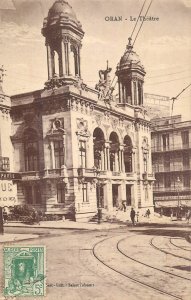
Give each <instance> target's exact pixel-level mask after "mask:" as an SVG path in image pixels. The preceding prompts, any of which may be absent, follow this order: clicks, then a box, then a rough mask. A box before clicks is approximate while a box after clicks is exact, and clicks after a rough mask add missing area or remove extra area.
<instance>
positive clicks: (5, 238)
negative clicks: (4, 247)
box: [0, 233, 39, 244]
mask: <svg viewBox="0 0 191 300" xmlns="http://www.w3.org/2000/svg"><path fill="white" fill-rule="evenodd" d="M38 237H39V235H38V234H18V233H13V234H8V233H4V234H3V235H0V244H1V243H8V242H15V241H21V240H28V239H35V238H38Z"/></svg>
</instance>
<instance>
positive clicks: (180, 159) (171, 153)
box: [152, 115, 191, 213]
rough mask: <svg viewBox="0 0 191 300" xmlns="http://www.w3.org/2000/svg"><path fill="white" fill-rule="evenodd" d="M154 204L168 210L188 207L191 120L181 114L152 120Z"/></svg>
mask: <svg viewBox="0 0 191 300" xmlns="http://www.w3.org/2000/svg"><path fill="white" fill-rule="evenodd" d="M152 124H153V132H152V164H153V172H154V173H155V178H156V181H155V183H154V187H153V189H154V205H155V207H156V208H163V210H166V212H167V213H170V212H171V211H172V210H174V211H176V210H177V208H182V209H183V210H187V209H189V208H191V121H184V122H183V121H182V120H181V116H180V115H177V116H173V117H163V118H158V119H153V120H152Z"/></svg>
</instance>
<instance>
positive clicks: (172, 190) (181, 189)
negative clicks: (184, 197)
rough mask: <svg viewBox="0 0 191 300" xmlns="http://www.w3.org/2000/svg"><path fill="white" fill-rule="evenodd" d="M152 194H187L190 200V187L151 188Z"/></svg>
mask: <svg viewBox="0 0 191 300" xmlns="http://www.w3.org/2000/svg"><path fill="white" fill-rule="evenodd" d="M153 192H164V193H165V192H166V193H177V194H178V192H179V193H181V192H189V193H190V198H191V187H158V186H153Z"/></svg>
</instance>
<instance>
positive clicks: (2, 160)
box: [0, 157, 10, 171]
mask: <svg viewBox="0 0 191 300" xmlns="http://www.w3.org/2000/svg"><path fill="white" fill-rule="evenodd" d="M0 169H1V171H10V161H9V157H0Z"/></svg>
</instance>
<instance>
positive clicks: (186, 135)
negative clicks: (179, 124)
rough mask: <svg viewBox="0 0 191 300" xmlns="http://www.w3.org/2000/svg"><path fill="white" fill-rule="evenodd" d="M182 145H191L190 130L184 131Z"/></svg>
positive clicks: (185, 146) (184, 146)
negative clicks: (190, 142) (190, 141)
mask: <svg viewBox="0 0 191 300" xmlns="http://www.w3.org/2000/svg"><path fill="white" fill-rule="evenodd" d="M181 136H182V146H183V148H187V147H188V146H189V131H182V132H181Z"/></svg>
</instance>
